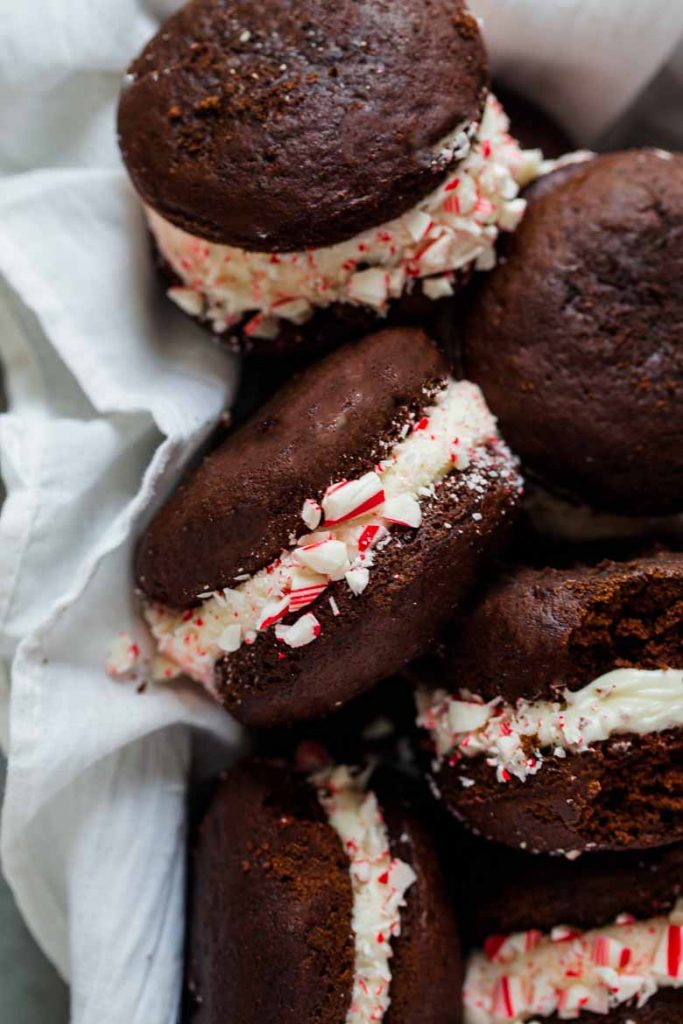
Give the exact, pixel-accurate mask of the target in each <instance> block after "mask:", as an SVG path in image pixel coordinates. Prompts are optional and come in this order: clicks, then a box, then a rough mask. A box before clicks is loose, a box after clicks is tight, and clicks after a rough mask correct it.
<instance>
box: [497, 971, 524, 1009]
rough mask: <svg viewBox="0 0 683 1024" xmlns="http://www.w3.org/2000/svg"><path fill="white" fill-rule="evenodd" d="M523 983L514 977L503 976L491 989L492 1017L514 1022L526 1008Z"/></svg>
mask: <svg viewBox="0 0 683 1024" xmlns="http://www.w3.org/2000/svg"><path fill="white" fill-rule="evenodd" d="M526 1005H527V1000H526V996H525V993H524V983H523V981H522V979H521V978H518V977H516V976H515V975H505V974H504V975H503V976H502V977H500V978H498V980H497V981H496V984H495V987H494V989H493V1004H492V1007H491V1009H492V1012H493V1016H494V1017H497V1018H501V1019H502V1020H516V1019H517V1017H519V1015H520V1013H522V1011H523V1010H524V1009H525V1008H526Z"/></svg>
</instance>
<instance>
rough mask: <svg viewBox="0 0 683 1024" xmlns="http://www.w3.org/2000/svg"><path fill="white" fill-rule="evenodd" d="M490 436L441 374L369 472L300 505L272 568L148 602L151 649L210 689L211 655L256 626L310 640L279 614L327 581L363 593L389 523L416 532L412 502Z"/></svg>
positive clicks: (481, 411) (310, 619)
mask: <svg viewBox="0 0 683 1024" xmlns="http://www.w3.org/2000/svg"><path fill="white" fill-rule="evenodd" d="M497 436H498V435H497V433H496V421H495V419H494V417H493V416H492V415H491V413H490V412H489V410H488V408H487V406H486V404H485V402H484V399H483V397H482V394H481V392H480V390H479V388H478V387H477V386H476V385H475V384H471V383H470V382H469V381H450V382H449V383H448V384H447V385H446V386H445V387H444V388H443V390H441V391H440V392H439V393H438V394H437V395H436V397H435V398H434V400H433V404H432V405H431V406H430V407H429V408H428V409H426V410H425V412H424V414H423V415H422V416H421V418H420V419H418V420H417V421H411V422H406V423H405V424H404V426H403V428H402V431H401V434H400V439H399V440H398V441H397V442H396V443H395V444H394V445H393V446H392V447H390V448H389V449H388V451H387V457H386V458H384V459H382V460H381V462H380V463H379V464H378V465H377V466H376V467H375V469H374V470H373V471H370V472H368V473H366V474H364V475H363V476H362V477H360V478H358V479H357V480H351V481H340V482H338V483H335V484H332V485H330V487H328V489H327V491H326V492H325V494H324V495H323V496H322V498H321V499H320V501H319V502H318V501H316V500H314V499H308V500H307V501H306V502H305V503H304V507H303V510H302V518H303V520H304V522H305V523H306V525H307V526H309V527H310V528H311V530H312V532H310V533H306V534H304V535H303V536H301V537H299V538H298V539H297V538H292V540H291V547H290V548H289V549H286V550H283V552H282V553H281V555H280V557H279V558H278V559H277V560H276V561H275V562H273V563H272V564H271V565H269V566H267V567H266V568H264V569H262V570H261V571H259V572H257V573H255V574H254V575H253V576H246V577H244V578H242V577H237V585H236V586H235V587H233V588H226V589H225V590H222V591H218V592H215V593H212V594H205V595H199V596H200V597H201V598H202V601H201V604H200V605H199V606H198V607H196V608H194V609H190V610H188V611H185V612H182V613H179V612H178V611H176V610H174V609H169V608H166V607H163V606H161V605H157V604H148V605H147V606H146V607H145V617H146V619H147V622H148V624H149V626H150V628H151V631H152V634H153V636H154V638H155V640H156V642H157V645H158V649H159V652H160V653H161V654H163V655H165V656H166V657H167V658H170V659H171V660H172V661H173V662H175V663H176V664H177V666H178V669H179V670H182V671H184V672H186V673H187V674H188V675H190V676H191V677H192V678H194V679H197V680H198V681H199V682H202V683H204V684H205V685H206V686H208V687H209V688H211V686H212V679H213V668H214V664H215V662H216V660H217V659H218V658H219V657H221V656H222V655H224V654H230V653H232V652H234V651H236V650H238V649H239V648H240V647H241V645H242V644H243V643H246V644H251V643H253V642H254V640H255V639H256V636H257V635H258V633H259V632H261V631H263V630H268V629H273V632H274V635H275V639H277V640H278V641H280V642H282V643H283V644H284V649H286V647H287V646H289V647H299V646H303V645H304V644H307V643H310V642H312V641H314V640H315V639H316V638H317V636H318V635H319V633H320V625H319V623H318V620H317V619H316V617H315V615H314V614H312V613H311V612H307V613H306V614H304V615H302V616H301V617H300V618H299V619H297V620H296V621H295V622H294V623H293V624H291V625H284V624H283V623H281V621H280V620H281V619H283V618H284V617H285V616H288V615H291V614H292V613H293V612H297V611H299V610H303V609H304V608H305V607H307V606H308V605H310V604H312V603H313V602H314V601H316V600H321V599H323V595H324V594H326V592H327V594H326V596H327V597H328V598H329V599H330V600H331V601H332V602H334V598H333V597H331V598H330V591H329V588H331V587H333V585H337V586H348V587H350V589H351V590H352V592H353V593H354V594H360V593H362V591H363V590H364V589H365V587H366V586H367V584H368V581H369V577H370V572H371V570H372V566H373V564H374V561H375V559H376V557H377V556H378V555H379V553H380V552H381V551H382V550H383V548H384V547H386V545H387V544H389V543H390V542H391V539H392V532H391V531H392V529H393V528H394V527H395V526H396V525H401V526H404V527H410V528H413V529H417V528H418V527H419V526H420V523H421V518H422V511H421V507H420V503H421V501H422V500H423V499H425V498H430V497H433V496H434V494H435V490H434V488H435V486H436V485H437V484H438V483H439V482H440V481H441V480H442V478H443V477H445V476H446V475H447V474H448V473H450V472H451V471H454V470H464V469H466V468H467V467H468V466H469V464H470V461H471V459H472V458H473V457H474V456H476V452H477V449H480V448H481V447H482V446H485V445H486V444H487V443H489V442H491V441H493V440H496V439H497ZM501 450H502V451H504V450H505V449H502V448H501ZM319 524H321V525H319ZM317 527H319V528H317ZM335 607H336V602H334V603H333V604H332V608H333V611H334V609H335ZM337 610H338V609H337ZM335 614H336V612H335ZM282 656H283V657H284V656H285V654H284V652H283V653H282Z"/></svg>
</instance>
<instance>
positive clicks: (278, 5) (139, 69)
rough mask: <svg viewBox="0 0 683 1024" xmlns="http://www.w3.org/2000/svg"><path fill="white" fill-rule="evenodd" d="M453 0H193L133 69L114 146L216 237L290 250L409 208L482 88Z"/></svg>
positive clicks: (196, 227)
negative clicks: (286, 0)
mask: <svg viewBox="0 0 683 1024" xmlns="http://www.w3.org/2000/svg"><path fill="white" fill-rule="evenodd" d="M487 84H488V80H487V69H486V56H485V51H484V46H483V42H482V39H481V35H480V32H479V27H478V24H477V22H476V20H475V19H474V18H473V17H472V16H471V15H470V14H469V13H468V12H467V10H466V8H465V6H464V4H463V3H462V2H461V0H293V2H291V3H287V4H284V3H282V2H280V0H264V2H262V3H259V4H254V3H252V2H251V0H192V2H191V3H189V4H188V5H187V6H186V7H184V8H183V9H182V10H181V11H180V12H178V14H176V15H174V16H173V17H172V18H170V19H169V20H168V21H167V22H166V23H165V24H164V25H163V26H162V28H161V29H160V31H159V33H158V34H157V35H156V36H155V38H154V39H153V40H152V41H151V42H150V43H149V44H148V46H147V47H146V48H145V50H144V51H143V52H142V54H141V55H140V56H139V57H138V58H137V60H135V61H134V62H133V64H132V65H131V67H130V69H129V76H128V78H127V82H126V85H125V86H124V89H123V92H122V95H121V100H120V106H119V120H118V127H119V134H120V144H121V150H122V153H123V157H124V160H125V162H126V165H127V168H128V171H129V173H130V175H131V177H132V179H133V183H134V184H135V187H136V188H137V190H138V192H139V193H140V195H141V196H142V198H143V200H144V201H145V202H147V203H148V204H149V205H151V206H153V207H154V208H155V209H156V210H157V211H158V212H159V213H160V214H162V216H164V217H166V218H167V219H168V220H170V221H172V222H173V223H174V224H177V225H178V227H181V228H183V229H184V230H186V231H189V232H190V233H191V234H194V235H199V236H201V237H203V238H207V239H210V240H211V241H214V242H220V243H224V244H229V245H235V246H239V247H241V248H244V249H252V250H257V251H265V252H271V251H280V252H284V251H291V250H300V249H305V248H307V247H309V246H326V245H332V244H334V243H336V242H339V241H343V240H344V239H347V238H350V237H352V236H353V235H355V234H357V233H358V232H360V231H362V230H365V229H366V228H368V227H372V226H373V225H375V224H380V223H383V222H385V221H387V220H390V219H391V218H393V217H395V216H397V215H399V214H400V213H402V212H404V211H405V210H407V209H409V208H410V207H412V206H413V205H414V204H415V202H416V201H417V200H418V199H420V198H421V197H422V196H424V195H426V194H427V193H428V192H429V191H431V190H432V189H433V188H435V187H436V186H437V185H438V183H439V181H440V179H441V177H442V176H443V173H444V171H445V167H444V165H443V163H442V162H440V161H439V160H438V159H437V156H438V144H439V143H440V142H441V140H442V139H443V138H444V137H445V136H446V135H447V134H449V133H450V132H451V131H453V130H454V129H456V128H458V127H459V126H460V125H469V124H472V123H473V122H478V120H479V118H480V116H481V112H482V108H483V103H484V99H485V95H486V89H487Z"/></svg>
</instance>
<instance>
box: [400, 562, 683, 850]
mask: <svg viewBox="0 0 683 1024" xmlns="http://www.w3.org/2000/svg"><path fill="white" fill-rule="evenodd" d="M435 685H436V687H437V689H436V690H435V689H434V686H435ZM419 702H420V709H421V711H420V718H419V721H420V724H421V725H422V726H423V727H424V728H425V729H426V730H427V731H428V733H429V735H430V738H431V741H432V744H433V749H434V752H435V757H436V760H435V761H434V764H433V783H434V786H435V788H436V790H437V791H438V792H439V794H440V795H441V797H442V799H443V800H444V801H445V803H446V804H447V805H448V807H449V809H450V810H452V811H453V812H454V813H455V814H456V815H457V816H458V817H459V818H461V819H462V820H463V821H464V822H465V823H466V824H467V825H469V826H470V827H472V828H474V829H475V830H476V831H478V832H480V833H481V834H482V835H484V836H486V837H488V838H490V839H494V840H497V841H499V842H502V843H508V844H511V845H514V846H520V847H522V848H525V849H528V850H532V851H547V852H564V853H566V854H570V855H572V854H575V853H576V852H577V851H583V850H594V849H608V850H609V849H612V850H619V849H627V848H629V847H633V848H645V847H652V846H658V845H661V844H666V843H671V842H674V841H676V840H680V839H683V555H680V554H675V553H666V552H661V553H659V554H657V555H655V556H652V557H648V558H641V559H637V560H633V561H630V562H624V563H615V562H603V563H601V564H600V565H598V566H593V567H580V568H577V569H567V570H565V569H562V570H559V569H542V570H536V569H519V570H516V571H514V572H512V573H511V574H509V575H508V576H506V577H503V578H502V579H500V580H499V581H498V582H497V583H496V584H495V585H494V586H493V587H492V588H491V589H490V590H489V591H488V592H487V593H486V594H485V595H484V596H483V598H482V599H481V601H480V602H479V603H478V605H477V607H476V608H475V609H474V611H473V612H472V614H471V615H470V616H469V617H467V618H466V619H465V620H464V621H462V622H461V623H460V624H459V627H458V628H457V629H455V628H454V629H453V630H451V631H450V634H449V635H448V636H447V638H446V641H445V654H444V661H443V663H442V664H441V665H440V666H439V668H438V670H437V671H436V672H435V673H432V674H430V678H429V688H425V689H423V690H422V691H421V692H420V694H419Z"/></svg>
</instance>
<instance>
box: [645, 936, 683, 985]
mask: <svg viewBox="0 0 683 1024" xmlns="http://www.w3.org/2000/svg"><path fill="white" fill-rule="evenodd" d="M652 968H653V970H654V972H655V974H659V975H660V976H662V977H664V978H674V979H675V980H679V979H680V978H683V925H679V924H670V925H667V927H666V929H665V930H664V934H663V935H662V938H661V940H660V942H659V945H658V946H657V952H656V953H655V958H654V961H653V964H652Z"/></svg>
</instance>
